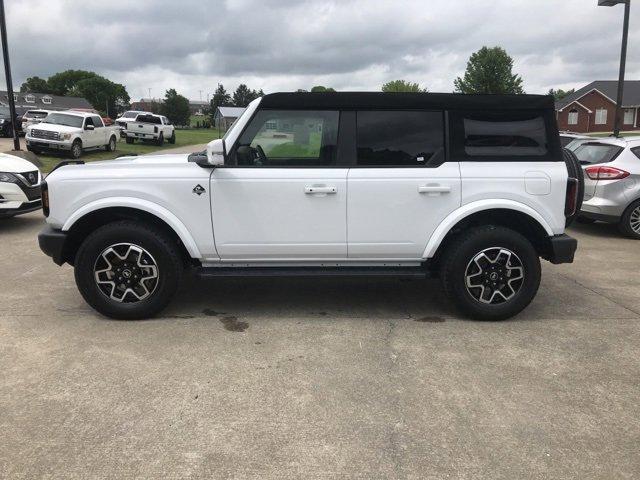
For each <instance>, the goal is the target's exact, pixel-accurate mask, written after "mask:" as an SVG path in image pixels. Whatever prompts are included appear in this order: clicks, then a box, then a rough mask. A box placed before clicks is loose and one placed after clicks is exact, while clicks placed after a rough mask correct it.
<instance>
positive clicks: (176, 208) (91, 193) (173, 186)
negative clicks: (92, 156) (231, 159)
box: [47, 155, 218, 259]
mask: <svg viewBox="0 0 640 480" xmlns="http://www.w3.org/2000/svg"><path fill="white" fill-rule="evenodd" d="M132 164H136V166H135V168H131V165H132ZM210 174H211V170H209V169H204V168H201V167H199V166H198V165H196V164H194V163H189V162H186V156H185V155H183V156H169V155H166V156H158V157H153V158H149V157H137V158H135V159H118V160H110V161H108V162H95V163H93V162H92V163H88V164H86V165H70V166H66V167H62V168H61V169H60V170H57V171H55V172H54V173H53V174H51V175H50V176H49V177H48V178H47V183H48V185H49V198H50V203H51V213H50V215H49V217H48V218H47V223H49V224H50V225H52V226H53V227H54V228H63V229H65V230H67V229H69V228H71V226H72V225H73V223H75V222H76V221H77V220H78V219H79V218H81V217H82V215H85V214H87V213H89V212H91V211H95V210H97V209H101V208H108V207H128V208H139V209H140V210H144V211H147V212H149V213H152V214H154V215H156V216H158V217H160V218H162V219H163V220H164V221H165V222H167V223H168V224H169V225H170V226H172V228H174V230H176V232H177V233H178V235H180V237H181V238H182V240H183V242H184V243H185V245H186V246H187V248H188V249H189V251H190V254H191V255H192V256H194V257H196V258H207V259H208V258H213V259H215V258H218V255H217V253H216V250H215V244H214V242H213V235H212V224H211V206H210V201H209V188H208V185H209V176H210ZM196 185H202V186H203V187H204V188H205V193H203V194H201V195H196V194H194V193H193V188H194V187H195V186H196ZM181 232H182V233H181ZM189 245H192V246H191V247H190V246H189Z"/></svg>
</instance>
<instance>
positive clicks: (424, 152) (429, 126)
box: [357, 111, 444, 166]
mask: <svg viewBox="0 0 640 480" xmlns="http://www.w3.org/2000/svg"><path fill="white" fill-rule="evenodd" d="M357 148H358V165H368V166H394V165H397V166H424V165H427V164H428V163H434V162H435V161H437V160H440V159H442V158H443V157H444V121H443V114H442V112H398V111H372V112H358V115H357Z"/></svg>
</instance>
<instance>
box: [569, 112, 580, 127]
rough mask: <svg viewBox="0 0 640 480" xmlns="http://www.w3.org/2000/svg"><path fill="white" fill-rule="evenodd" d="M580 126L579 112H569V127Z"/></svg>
mask: <svg viewBox="0 0 640 480" xmlns="http://www.w3.org/2000/svg"><path fill="white" fill-rule="evenodd" d="M577 124H578V110H571V111H570V112H569V125H577Z"/></svg>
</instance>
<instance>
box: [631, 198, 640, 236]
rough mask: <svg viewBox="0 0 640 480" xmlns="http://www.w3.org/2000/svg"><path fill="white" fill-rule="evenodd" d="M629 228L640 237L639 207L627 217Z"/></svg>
mask: <svg viewBox="0 0 640 480" xmlns="http://www.w3.org/2000/svg"><path fill="white" fill-rule="evenodd" d="M629 226H630V227H631V230H633V231H634V232H635V233H637V234H638V235H640V205H638V206H637V207H636V208H635V209H634V210H633V212H631V216H630V217H629Z"/></svg>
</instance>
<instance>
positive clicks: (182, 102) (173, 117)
mask: <svg viewBox="0 0 640 480" xmlns="http://www.w3.org/2000/svg"><path fill="white" fill-rule="evenodd" d="M160 113H162V115H164V116H165V117H167V118H168V119H169V120H170V121H171V123H172V124H174V125H189V120H190V119H191V110H190V109H189V100H188V99H187V98H186V97H183V96H182V95H180V94H178V92H176V90H175V88H170V89H169V90H167V93H166V94H165V96H164V102H162V105H161V106H160Z"/></svg>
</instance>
